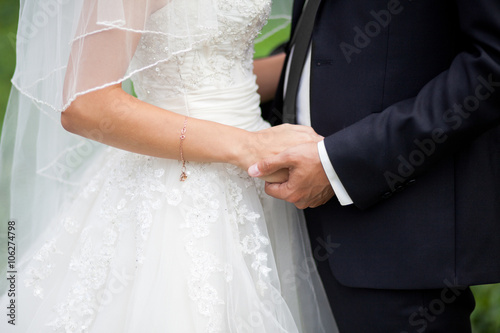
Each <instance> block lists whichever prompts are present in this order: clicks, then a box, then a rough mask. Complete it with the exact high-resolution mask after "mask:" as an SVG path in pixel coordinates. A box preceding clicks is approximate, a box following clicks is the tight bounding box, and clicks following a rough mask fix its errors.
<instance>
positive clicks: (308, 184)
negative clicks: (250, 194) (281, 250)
mask: <svg viewBox="0 0 500 333" xmlns="http://www.w3.org/2000/svg"><path fill="white" fill-rule="evenodd" d="M280 169H288V172H289V176H288V180H287V181H285V182H283V183H270V182H266V193H267V194H269V195H270V196H273V197H275V198H278V199H283V200H286V201H288V202H291V203H293V204H295V206H297V208H300V209H304V208H307V207H311V208H314V207H318V206H320V205H323V204H325V203H326V202H327V201H328V200H330V199H331V198H332V197H333V196H334V195H335V193H334V192H333V189H332V186H331V185H330V182H329V181H328V178H327V176H326V174H325V171H324V169H323V166H322V165H321V160H320V158H319V154H318V146H317V143H305V144H301V145H298V146H294V147H291V148H288V149H287V150H285V151H283V152H281V153H279V154H277V155H274V156H272V157H268V158H265V159H263V160H261V161H259V162H258V163H256V164H254V165H252V166H251V167H250V168H249V169H248V174H249V175H250V176H252V177H266V176H268V175H270V174H273V173H274V172H276V171H278V170H280Z"/></svg>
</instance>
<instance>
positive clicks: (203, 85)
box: [0, 0, 336, 333]
mask: <svg viewBox="0 0 500 333" xmlns="http://www.w3.org/2000/svg"><path fill="white" fill-rule="evenodd" d="M270 8H271V3H270V0H149V1H146V0H141V1H136V0H106V1H105V0H75V1H65V0H52V1H42V2H38V1H37V2H35V1H21V15H20V26H19V33H18V41H17V42H18V46H17V52H18V59H17V60H18V61H17V68H16V73H15V76H14V78H13V84H14V88H13V90H12V94H11V98H10V102H9V103H10V104H9V111H8V114H7V116H6V120H5V127H4V132H3V136H2V155H1V158H2V164H1V168H2V170H1V172H2V179H1V181H2V184H1V186H2V189H8V191H7V190H6V191H4V190H2V191H4V192H5V193H4V194H3V196H4V197H3V198H2V202H8V203H9V210H8V212H7V213H4V215H7V214H9V215H8V216H2V218H4V220H3V221H5V222H7V221H8V224H7V223H3V224H2V225H4V226H6V227H5V230H2V233H3V234H4V235H5V237H6V238H5V239H7V240H8V242H6V244H5V246H4V245H2V247H6V248H7V247H8V249H9V250H8V254H9V256H8V257H7V258H8V259H7V260H6V262H5V261H3V262H2V266H3V267H6V269H5V271H7V273H8V276H9V277H11V279H12V281H10V280H9V281H7V284H5V285H2V287H3V289H2V294H3V296H2V298H1V304H2V308H3V309H4V310H5V309H6V307H7V319H5V316H3V317H4V319H3V320H2V323H1V325H2V326H0V327H2V332H139V331H145V332H176V333H177V332H258V333H262V332H272V333H275V332H314V333H319V332H336V325H335V321H334V319H333V317H332V315H331V312H330V308H329V305H328V301H327V299H326V297H325V295H324V292H323V289H322V285H321V282H320V280H319V277H318V275H317V273H316V271H315V267H314V260H313V257H312V253H311V249H310V247H309V244H308V243H307V239H308V238H307V232H306V229H305V224H304V219H303V216H302V214H301V212H299V211H297V210H296V209H295V207H293V206H292V205H290V204H288V203H285V202H282V201H278V200H276V199H273V198H271V197H269V196H267V195H266V194H265V193H264V191H263V182H262V181H261V180H254V179H252V178H250V177H248V175H247V173H246V171H245V170H246V169H247V168H248V167H249V166H250V165H251V164H252V163H254V162H255V161H257V160H259V159H261V158H262V157H265V156H269V155H272V154H275V153H278V152H280V151H282V150H284V149H286V148H287V147H288V146H290V145H296V144H298V143H301V142H311V141H314V142H315V141H318V140H320V139H321V137H319V136H318V135H317V134H316V133H314V131H312V130H311V129H310V128H307V127H302V126H292V125H285V126H279V127H276V128H273V129H269V128H268V127H269V125H268V124H267V123H266V122H265V121H263V120H262V118H261V116H260V109H259V102H260V100H259V94H258V92H257V90H258V89H259V93H260V94H261V95H262V96H272V95H273V91H274V89H275V86H276V80H277V79H276V78H277V77H278V74H279V71H280V69H281V65H282V62H283V57H282V56H276V57H271V58H269V59H266V60H261V61H258V62H255V66H254V65H253V62H252V56H253V41H254V39H255V37H256V36H257V35H258V32H259V31H260V29H261V28H262V26H263V25H264V24H265V22H266V20H267V18H268V15H269V12H270ZM254 73H255V74H256V76H257V83H258V85H257V83H256V76H255V75H254ZM129 78H131V79H132V81H133V83H134V89H135V94H136V95H137V98H135V97H133V96H132V95H130V94H128V93H127V92H125V91H124V89H123V88H122V86H123V85H124V84H125V83H124V81H125V80H127V79H129ZM122 84H123V85H122ZM258 87H259V88H258ZM59 111H64V112H62V113H60V119H59V117H56V115H57V114H58V113H57V112H59ZM61 124H62V127H63V128H64V129H62V128H61ZM68 132H71V133H73V134H70V133H68ZM74 134H76V135H74ZM84 138H86V139H84ZM87 139H90V140H87ZM286 176H287V175H286V172H280V173H279V174H275V175H272V176H271V178H270V179H269V180H270V181H280V180H283V179H285V178H286ZM6 193H9V194H8V195H7V194H6ZM3 199H5V201H4V200H3ZM7 226H8V228H7ZM7 229H8V231H7ZM2 260H4V259H3V258H2ZM4 283H5V281H2V284H4ZM12 304H13V305H12Z"/></svg>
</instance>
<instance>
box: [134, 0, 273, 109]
mask: <svg viewBox="0 0 500 333" xmlns="http://www.w3.org/2000/svg"><path fill="white" fill-rule="evenodd" d="M190 2H191V1H189V0H186V5H188V6H189V3H190ZM213 3H214V6H215V8H213V10H215V11H216V13H217V21H218V22H217V26H218V31H217V32H216V33H213V34H209V35H208V36H207V38H206V39H203V40H201V41H200V42H199V43H194V44H193V45H186V47H187V48H189V50H188V51H186V52H181V53H179V54H174V55H172V56H171V57H170V58H169V59H167V60H166V61H161V62H158V63H156V64H155V65H154V66H152V67H150V68H148V69H146V70H143V71H141V72H140V73H138V74H136V75H135V76H134V78H133V80H134V85H135V89H136V93H137V95H138V97H139V98H141V99H143V100H147V101H149V102H152V103H154V102H155V101H159V100H162V99H166V98H171V97H178V96H179V95H182V94H184V93H188V94H189V93H190V92H194V91H199V90H200V89H203V90H204V91H210V90H217V89H224V88H229V87H232V86H234V85H235V84H238V83H240V82H243V81H245V80H248V78H249V77H251V76H252V75H253V65H252V58H253V46H254V39H255V38H256V37H257V35H258V33H259V31H260V30H261V28H262V26H263V25H264V24H265V23H266V21H267V18H268V15H269V12H270V7H271V0H214V1H213ZM207 10H209V9H207ZM168 11H169V8H168V6H165V7H164V8H162V9H160V10H158V11H156V12H155V13H153V14H152V15H151V17H150V18H149V21H148V25H149V26H150V27H152V29H153V30H161V31H166V32H167V33H168V29H169V27H171V26H172V24H174V25H175V22H167V19H166V18H167V17H172V15H171V13H169V12H168ZM189 19H192V20H196V19H197V18H196V17H191V18H189ZM170 20H172V19H170ZM193 24H196V23H195V22H193ZM171 42H172V41H171V39H169V38H168V35H167V36H165V35H158V34H150V35H144V36H143V37H142V38H141V41H140V43H139V45H138V48H137V51H136V54H135V56H134V59H133V63H134V64H135V66H136V67H141V64H154V63H155V62H156V59H161V58H162V57H163V56H164V54H165V52H168V51H169V50H168V45H169V44H168V43H171ZM179 42H185V41H182V40H181V41H179Z"/></svg>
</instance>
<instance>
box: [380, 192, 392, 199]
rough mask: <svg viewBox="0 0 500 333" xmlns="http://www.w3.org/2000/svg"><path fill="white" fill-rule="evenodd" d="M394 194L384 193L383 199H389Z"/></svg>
mask: <svg viewBox="0 0 500 333" xmlns="http://www.w3.org/2000/svg"><path fill="white" fill-rule="evenodd" d="M391 196H392V192H386V193H384V194H383V195H382V199H389V198H390V197H391Z"/></svg>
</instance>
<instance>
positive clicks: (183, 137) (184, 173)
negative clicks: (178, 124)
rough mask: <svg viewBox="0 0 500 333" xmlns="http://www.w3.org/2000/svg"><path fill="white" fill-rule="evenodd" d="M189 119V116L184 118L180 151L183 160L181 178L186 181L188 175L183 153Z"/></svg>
mask: <svg viewBox="0 0 500 333" xmlns="http://www.w3.org/2000/svg"><path fill="white" fill-rule="evenodd" d="M187 121H188V117H186V118H185V119H184V126H183V127H182V130H181V136H180V139H181V143H180V145H179V151H180V153H181V162H182V169H181V170H182V173H181V178H180V180H181V182H183V181H185V180H186V179H187V177H188V176H187V173H186V161H185V160H184V154H183V153H182V142H183V141H184V139H185V138H186V130H187Z"/></svg>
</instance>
